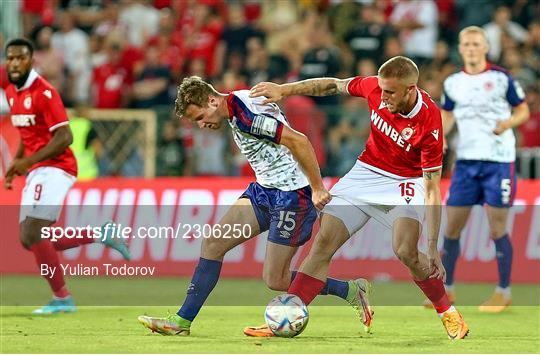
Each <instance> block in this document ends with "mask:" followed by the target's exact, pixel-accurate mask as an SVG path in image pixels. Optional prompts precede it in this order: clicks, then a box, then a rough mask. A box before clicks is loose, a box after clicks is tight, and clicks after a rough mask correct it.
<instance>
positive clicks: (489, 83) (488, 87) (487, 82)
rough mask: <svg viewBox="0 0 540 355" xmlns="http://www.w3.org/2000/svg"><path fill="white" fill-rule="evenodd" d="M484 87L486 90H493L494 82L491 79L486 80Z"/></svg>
mask: <svg viewBox="0 0 540 355" xmlns="http://www.w3.org/2000/svg"><path fill="white" fill-rule="evenodd" d="M484 89H485V90H486V91H491V90H492V89H493V83H492V82H491V81H486V82H485V83H484Z"/></svg>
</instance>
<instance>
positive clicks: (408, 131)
mask: <svg viewBox="0 0 540 355" xmlns="http://www.w3.org/2000/svg"><path fill="white" fill-rule="evenodd" d="M413 133H414V130H413V129H412V128H411V127H405V128H404V129H403V131H401V137H403V139H405V140H409V138H411V136H412V135H413Z"/></svg>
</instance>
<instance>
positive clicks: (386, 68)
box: [378, 56, 420, 85]
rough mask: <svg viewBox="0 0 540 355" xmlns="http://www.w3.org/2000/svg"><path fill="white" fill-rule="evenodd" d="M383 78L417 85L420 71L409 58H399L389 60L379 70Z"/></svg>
mask: <svg viewBox="0 0 540 355" xmlns="http://www.w3.org/2000/svg"><path fill="white" fill-rule="evenodd" d="M378 74H379V76H380V77H381V78H397V79H402V80H405V81H406V82H407V84H413V85H416V84H417V83H418V76H419V74H420V73H419V71H418V67H417V66H416V64H415V63H414V62H413V61H412V60H411V59H409V58H407V57H403V56H397V57H393V58H390V59H388V60H387V61H386V62H384V64H383V65H381V67H380V68H379V73H378Z"/></svg>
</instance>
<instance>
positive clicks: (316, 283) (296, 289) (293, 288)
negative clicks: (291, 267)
mask: <svg viewBox="0 0 540 355" xmlns="http://www.w3.org/2000/svg"><path fill="white" fill-rule="evenodd" d="M324 285H325V282H324V281H321V280H319V279H316V278H314V277H312V276H309V275H307V274H304V273H303V272H298V273H297V274H296V277H295V278H294V280H293V282H292V283H291V285H290V286H289V290H288V291H287V292H288V293H291V294H293V295H297V296H298V297H300V299H301V300H302V301H303V302H304V304H305V305H306V306H307V305H309V304H310V303H311V301H313V299H314V298H315V297H317V295H318V294H319V292H321V290H322V289H323V287H324Z"/></svg>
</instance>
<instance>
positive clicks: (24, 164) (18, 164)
mask: <svg viewBox="0 0 540 355" xmlns="http://www.w3.org/2000/svg"><path fill="white" fill-rule="evenodd" d="M31 166H32V162H31V161H30V159H28V158H19V159H14V160H13V161H12V162H11V166H10V167H9V169H8V171H7V173H6V178H7V177H8V176H9V175H14V176H15V175H19V176H21V175H25V174H26V172H27V171H28V169H30V167H31Z"/></svg>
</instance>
